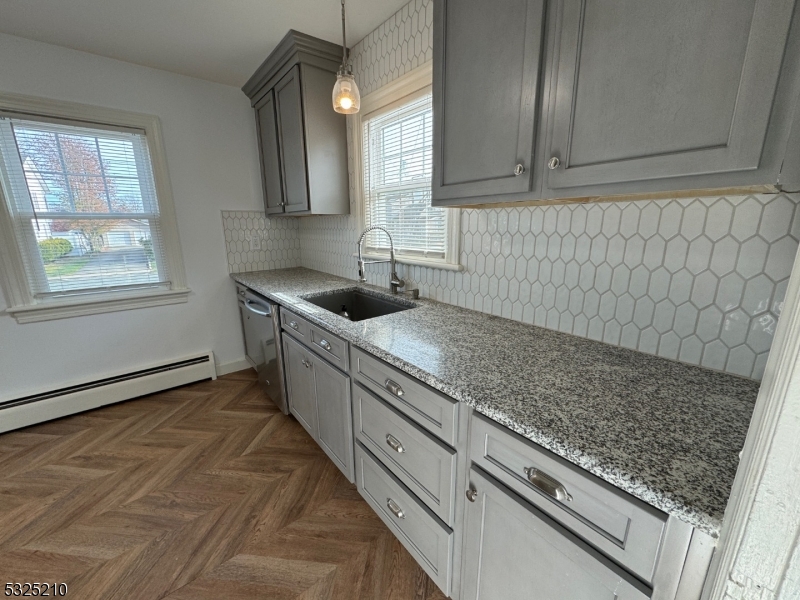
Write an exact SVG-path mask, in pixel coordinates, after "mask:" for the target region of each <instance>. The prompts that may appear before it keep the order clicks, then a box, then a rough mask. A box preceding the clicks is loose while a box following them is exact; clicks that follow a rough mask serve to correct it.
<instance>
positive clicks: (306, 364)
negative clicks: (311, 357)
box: [303, 358, 311, 369]
mask: <svg viewBox="0 0 800 600" xmlns="http://www.w3.org/2000/svg"><path fill="white" fill-rule="evenodd" d="M303 366H304V367H305V368H306V369H310V368H311V363H310V362H308V361H307V360H306V359H305V358H304V359H303Z"/></svg>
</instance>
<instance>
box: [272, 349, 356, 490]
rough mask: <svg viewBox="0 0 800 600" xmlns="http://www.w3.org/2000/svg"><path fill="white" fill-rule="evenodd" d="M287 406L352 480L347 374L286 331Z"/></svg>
mask: <svg viewBox="0 0 800 600" xmlns="http://www.w3.org/2000/svg"><path fill="white" fill-rule="evenodd" d="M283 354H284V365H285V369H286V391H287V396H288V402H289V410H290V411H291V413H292V414H293V415H294V416H295V418H296V419H297V420H298V421H299V422H300V424H301V425H302V426H303V427H304V428H305V429H306V431H308V433H309V434H310V435H311V437H312V438H314V440H315V441H316V442H317V443H318V444H319V445H320V447H321V448H322V449H323V450H324V451H325V453H326V454H327V455H328V457H329V458H330V459H331V460H332V461H333V462H334V463H335V464H336V466H337V467H339V469H340V470H341V471H342V473H344V474H345V476H346V477H347V479H348V480H349V481H351V482H352V481H354V473H353V425H352V418H353V417H352V410H351V400H350V378H349V377H348V376H347V375H345V374H344V373H342V372H340V371H339V370H337V369H335V368H334V367H332V366H331V365H329V364H328V363H327V362H325V361H324V360H323V359H322V358H320V357H319V356H317V355H316V354H315V353H314V352H312V351H311V350H309V349H308V348H306V347H305V346H303V345H302V344H301V343H300V342H298V341H296V340H295V339H294V338H293V337H291V336H290V335H284V336H283Z"/></svg>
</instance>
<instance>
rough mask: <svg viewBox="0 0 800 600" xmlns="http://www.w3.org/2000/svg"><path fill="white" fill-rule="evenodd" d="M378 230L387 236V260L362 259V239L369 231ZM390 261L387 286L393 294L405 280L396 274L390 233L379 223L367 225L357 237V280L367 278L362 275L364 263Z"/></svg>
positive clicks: (361, 280)
mask: <svg viewBox="0 0 800 600" xmlns="http://www.w3.org/2000/svg"><path fill="white" fill-rule="evenodd" d="M375 230H380V231H382V232H383V233H385V234H386V237H388V238H389V260H371V261H367V262H365V261H364V257H363V256H362V254H361V246H362V245H363V244H364V239H365V238H366V237H367V234H368V233H369V232H370V231H375ZM385 262H388V263H390V266H389V268H390V270H391V274H390V275H389V287H390V288H391V290H392V293H393V294H396V293H397V288H401V287H404V286H405V285H406V282H405V281H403V280H402V279H400V277H398V275H397V264H396V263H395V260H394V242H393V241H392V235H391V234H390V233H389V232H388V231H387V230H386V229H385V228H384V227H381V226H379V225H373V226H372V227H367V228H366V229H365V230H364V231H363V232H362V233H361V237H360V238H358V280H359V281H360V282H361V283H364V282H366V281H367V278H366V277H365V276H364V265H374V264H377V263H385Z"/></svg>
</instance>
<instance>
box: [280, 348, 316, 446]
mask: <svg viewBox="0 0 800 600" xmlns="http://www.w3.org/2000/svg"><path fill="white" fill-rule="evenodd" d="M311 356H312V355H311V353H310V352H308V351H307V350H305V349H304V348H303V346H301V345H300V344H299V343H297V342H296V341H294V340H293V339H292V338H291V337H290V336H288V335H284V336H283V360H284V365H285V369H286V391H287V393H288V396H289V398H288V399H289V410H291V411H292V414H293V415H294V416H295V417H296V418H297V420H298V421H300V424H301V425H302V426H303V427H305V428H306V431H308V433H309V434H311V437H312V438H314V439H315V440H316V439H317V438H318V433H317V399H316V386H315V385H314V369H313V366H314V365H313V363H312V358H311Z"/></svg>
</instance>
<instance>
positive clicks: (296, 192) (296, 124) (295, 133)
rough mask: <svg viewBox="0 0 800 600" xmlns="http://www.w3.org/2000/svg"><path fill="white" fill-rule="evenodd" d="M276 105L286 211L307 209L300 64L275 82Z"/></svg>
mask: <svg viewBox="0 0 800 600" xmlns="http://www.w3.org/2000/svg"><path fill="white" fill-rule="evenodd" d="M275 105H276V108H277V114H278V132H279V135H280V151H281V153H280V157H281V175H282V176H283V196H284V202H286V205H285V207H284V208H285V210H286V212H287V213H290V212H301V211H307V210H308V209H309V203H308V179H307V170H306V138H305V128H304V126H303V103H302V97H301V92H300V67H299V66H295V67H294V68H293V69H292V70H291V71H289V72H288V73H287V74H286V75H284V77H283V79H281V80H280V81H279V82H278V84H277V85H276V86H275ZM331 110H333V109H331Z"/></svg>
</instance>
